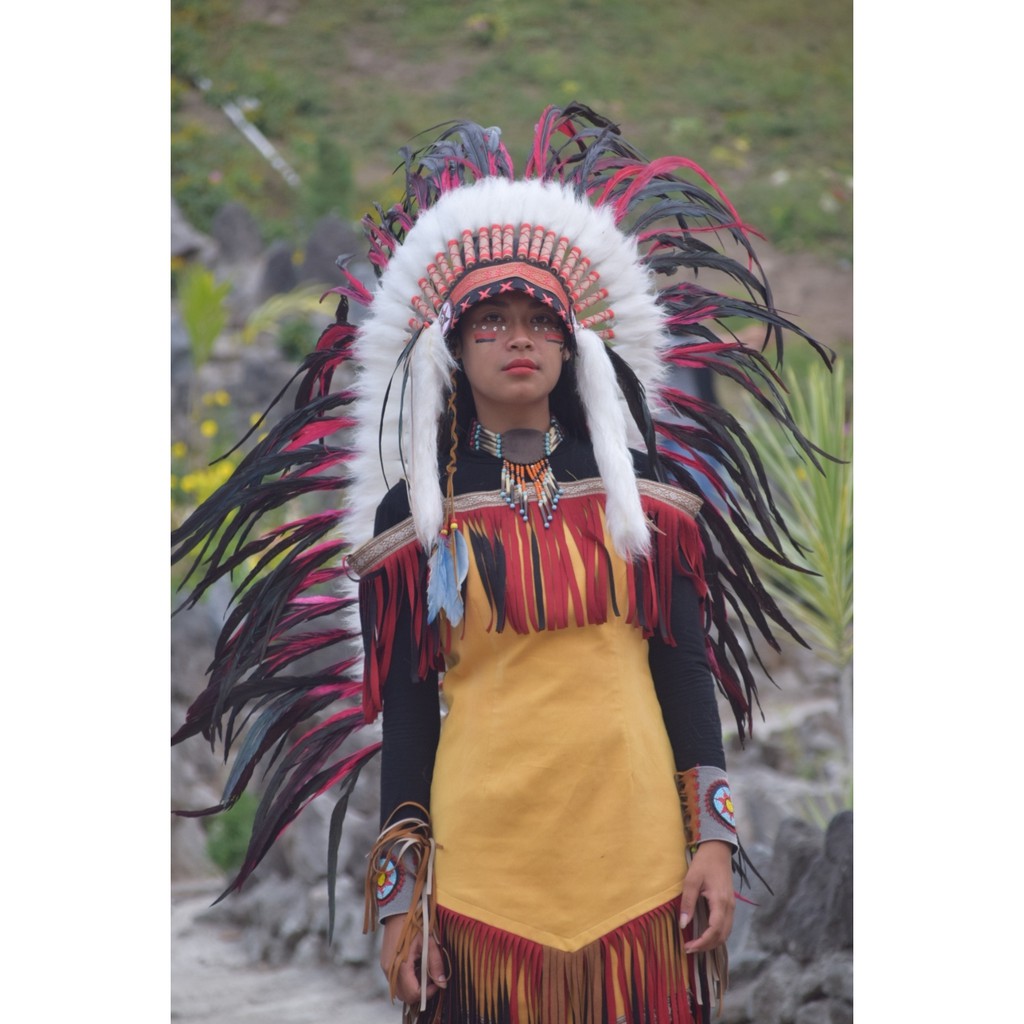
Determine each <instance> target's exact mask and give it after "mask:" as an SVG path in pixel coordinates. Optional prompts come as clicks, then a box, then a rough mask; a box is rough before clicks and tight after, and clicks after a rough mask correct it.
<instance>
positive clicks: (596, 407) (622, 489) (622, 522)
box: [576, 328, 651, 560]
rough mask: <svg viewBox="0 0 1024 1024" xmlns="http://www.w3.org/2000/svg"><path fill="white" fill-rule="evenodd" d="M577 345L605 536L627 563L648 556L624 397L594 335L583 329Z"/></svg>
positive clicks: (579, 380) (647, 535) (646, 530)
mask: <svg viewBox="0 0 1024 1024" xmlns="http://www.w3.org/2000/svg"><path fill="white" fill-rule="evenodd" d="M576 344H577V346H578V352H577V356H576V380H577V383H578V387H579V392H580V398H581V399H582V400H583V410H584V413H585V414H586V417H587V428H588V429H589V430H590V440H591V443H592V444H593V446H594V458H595V459H596V460H597V468H598V470H599V471H600V473H601V480H602V481H603V483H604V490H605V495H606V500H605V517H606V519H607V521H608V532H609V533H610V534H611V538H612V543H613V544H614V545H615V550H616V551H618V553H619V554H620V555H621V556H622V557H623V558H625V559H627V560H629V559H631V558H636V557H639V556H642V555H646V554H647V553H648V552H649V550H650V546H651V538H650V532H649V528H648V524H647V517H646V516H645V515H644V510H643V508H642V506H641V504H640V491H639V489H638V487H637V483H636V471H635V470H634V468H633V459H632V456H631V455H630V453H629V447H628V445H627V443H626V415H625V411H624V403H623V399H622V392H621V391H620V390H619V385H618V381H617V380H616V379H615V369H614V367H613V366H612V364H611V360H610V359H609V358H608V355H607V353H606V352H605V351H604V342H603V341H601V339H600V338H599V337H598V336H597V335H596V334H595V333H594V332H593V331H591V330H587V329H586V328H581V329H580V331H579V332H578V333H577V335H576Z"/></svg>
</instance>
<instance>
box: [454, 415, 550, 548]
mask: <svg viewBox="0 0 1024 1024" xmlns="http://www.w3.org/2000/svg"><path fill="white" fill-rule="evenodd" d="M564 437H565V435H564V434H563V433H562V428H561V427H560V426H559V424H558V420H556V419H554V417H552V419H551V426H549V427H548V429H547V430H546V431H543V432H541V431H539V430H506V431H505V432H504V433H503V434H496V433H495V432H494V431H493V430H488V429H487V428H486V427H485V426H483V424H481V423H480V422H479V421H478V420H474V421H473V427H472V429H471V431H470V443H471V444H472V446H473V451H477V452H488V453H489V454H490V455H494V456H496V457H497V458H499V459H501V460H502V461H501V496H502V498H504V500H505V501H506V503H507V504H508V506H509V508H512V509H515V511H516V512H518V513H519V515H520V516H522V518H523V522H526V521H527V519H528V514H527V506H528V503H529V501H530V495H531V493H532V494H533V496H534V498H535V500H536V502H537V508H538V510H539V511H540V514H541V519H542V520H543V522H544V528H545V529H547V528H548V526H549V525H550V524H551V520H552V519H554V517H555V509H556V508H557V507H558V499H559V498H561V496H562V488H561V486H560V485H559V483H558V481H557V480H556V479H555V474H554V472H553V471H552V469H551V463H550V462H549V461H548V456H549V455H550V454H551V453H552V452H553V451H554V450H555V449H556V448H557V447H558V446H559V445H560V444H561V443H562V440H563V439H564Z"/></svg>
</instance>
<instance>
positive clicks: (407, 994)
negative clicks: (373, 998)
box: [380, 914, 448, 1006]
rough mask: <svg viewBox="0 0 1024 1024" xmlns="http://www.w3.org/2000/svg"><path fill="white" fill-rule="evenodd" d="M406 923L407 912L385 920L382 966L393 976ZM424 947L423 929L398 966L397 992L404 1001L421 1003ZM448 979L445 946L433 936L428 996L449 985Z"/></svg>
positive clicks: (382, 968)
mask: <svg viewBox="0 0 1024 1024" xmlns="http://www.w3.org/2000/svg"><path fill="white" fill-rule="evenodd" d="M405 926H406V916H405V914H395V915H394V916H393V917H389V918H388V919H387V920H386V921H385V922H384V940H383V943H382V944H381V950H380V966H381V970H382V971H383V972H384V976H385V977H388V978H390V974H391V968H392V965H393V964H394V962H395V957H396V956H397V954H398V947H399V945H400V943H401V939H402V931H403V930H404V928H405ZM422 951H423V933H422V932H417V934H416V935H415V936H413V940H412V944H411V945H410V946H409V953H408V955H407V956H406V958H405V960H404V961H403V962H402V963H401V964H400V965H399V967H398V976H397V978H396V979H395V995H396V996H398V998H399V999H401V1000H402V1002H403V1003H409V1004H410V1005H413V1006H417V1005H419V1003H420V965H419V963H418V961H419V959H420V955H421V953H422ZM447 984H448V979H447V978H446V977H445V976H444V958H443V957H442V955H441V947H440V946H439V945H438V944H437V942H436V941H435V940H434V938H433V936H431V938H430V940H429V942H428V949H427V999H430V998H431V996H433V995H434V993H435V992H436V991H437V990H438V989H439V988H445V987H446V986H447Z"/></svg>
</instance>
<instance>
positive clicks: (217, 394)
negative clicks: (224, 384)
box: [213, 388, 231, 408]
mask: <svg viewBox="0 0 1024 1024" xmlns="http://www.w3.org/2000/svg"><path fill="white" fill-rule="evenodd" d="M213 400H214V402H215V403H216V404H217V405H219V406H220V407H221V408H223V407H224V406H225V405H230V404H231V396H230V395H229V394H228V393H227V392H226V391H225V390H224V389H223V388H218V389H217V390H216V391H214V393H213Z"/></svg>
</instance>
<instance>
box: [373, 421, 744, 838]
mask: <svg viewBox="0 0 1024 1024" xmlns="http://www.w3.org/2000/svg"><path fill="white" fill-rule="evenodd" d="M550 462H551V468H552V470H553V472H554V474H555V478H556V479H557V480H559V481H560V482H563V483H564V482H568V481H571V480H585V479H592V478H594V477H597V476H599V475H600V474H599V472H598V469H597V464H596V462H595V461H594V456H593V452H592V450H591V449H590V447H589V445H586V444H585V443H583V442H580V441H578V440H576V439H574V438H571V437H568V438H566V439H565V440H563V442H562V443H561V444H560V445H559V446H558V448H557V449H556V450H555V451H554V452H553V453H552V455H551V456H550ZM636 462H637V469H638V472H639V473H640V474H641V475H647V474H646V472H645V461H644V458H643V457H642V456H640V455H637V456H636ZM500 474H501V460H500V459H497V458H495V457H494V456H492V455H489V454H487V453H484V452H475V451H472V450H470V449H468V448H462V449H460V451H459V454H458V460H457V469H456V472H455V476H454V481H453V485H454V491H455V493H456V494H457V495H458V494H466V493H471V492H476V491H495V490H497V489H498V488H499V487H500ZM556 515H557V512H556ZM408 516H409V502H408V495H407V492H406V488H405V483H404V482H402V483H399V484H398V485H396V486H395V487H393V488H392V489H391V491H390V492H389V493H388V494H387V496H386V497H385V498H384V500H383V501H382V502H381V504H380V506H379V508H378V510H377V516H376V521H375V526H374V530H375V533H378V534H379V533H382V532H383V531H384V530H386V529H388V528H389V527H391V526H394V525H395V524H397V523H399V522H401V521H402V520H404V519H406V518H407V517H408ZM412 632H413V631H412V628H411V623H410V612H409V609H408V607H405V608H403V609H402V610H401V612H400V614H399V617H398V623H397V632H396V639H397V640H400V641H401V642H396V643H395V646H394V649H393V653H392V661H391V666H390V669H389V671H388V675H387V678H386V680H385V681H384V686H383V694H382V696H383V710H384V716H383V733H384V735H383V749H382V755H381V825H382V827H383V826H384V824H385V823H386V822H387V821H388V820H389V818H390V817H391V815H392V813H393V812H394V811H395V810H396V809H397V808H398V807H399V806H400V805H401V804H404V803H417V804H420V805H421V806H423V807H424V808H426V809H428V810H429V807H430V784H431V777H432V775H433V768H434V756H435V753H436V750H437V742H438V737H439V735H440V702H439V694H438V685H437V684H438V679H437V674H436V673H434V672H431V673H430V674H429V676H428V678H425V679H419V678H417V674H416V666H417V663H418V655H417V652H416V651H414V650H413V643H412ZM670 635H671V636H672V637H673V638H674V641H675V645H674V646H672V645H670V644H668V643H666V642H664V641H663V640H661V639H660V638H659V637H658V636H653V637H651V639H650V640H649V664H650V667H651V675H652V677H653V680H654V687H655V692H656V694H657V697H658V700H659V702H660V704H661V710H662V716H663V718H664V721H665V728H666V731H667V733H668V737H669V741H670V743H671V745H672V751H673V755H674V758H675V765H676V770H677V771H680V772H682V771H686V770H687V769H689V768H692V767H694V766H695V765H698V764H701V765H714V766H716V767H718V768H722V769H724V768H725V754H724V750H723V746H722V729H721V721H720V719H719V715H718V705H717V702H716V698H715V685H714V680H713V678H712V676H711V671H710V669H709V667H708V663H707V657H706V654H705V650H704V634H703V627H702V623H701V615H700V606H699V602H698V598H697V594H696V591H695V589H694V586H693V584H692V582H691V581H690V580H689V579H688V578H687V577H686V576H683V575H676V577H675V578H674V580H673V588H672V608H671V631H670ZM403 814H404V812H403Z"/></svg>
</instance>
